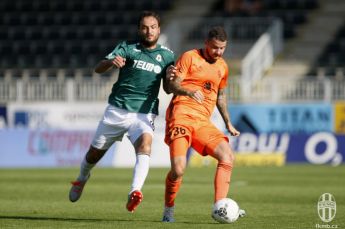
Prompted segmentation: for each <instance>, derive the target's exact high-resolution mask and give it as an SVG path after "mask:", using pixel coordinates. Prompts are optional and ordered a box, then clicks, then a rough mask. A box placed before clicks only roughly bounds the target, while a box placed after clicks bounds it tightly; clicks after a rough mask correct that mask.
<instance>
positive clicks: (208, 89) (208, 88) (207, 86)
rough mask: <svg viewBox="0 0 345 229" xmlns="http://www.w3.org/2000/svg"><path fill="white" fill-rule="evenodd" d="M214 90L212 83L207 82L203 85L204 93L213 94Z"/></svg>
mask: <svg viewBox="0 0 345 229" xmlns="http://www.w3.org/2000/svg"><path fill="white" fill-rule="evenodd" d="M211 89H212V82H211V81H205V82H204V84H203V91H204V92H205V93H207V94H209V93H211Z"/></svg>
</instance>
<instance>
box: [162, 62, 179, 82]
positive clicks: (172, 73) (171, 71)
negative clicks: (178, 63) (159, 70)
mask: <svg viewBox="0 0 345 229" xmlns="http://www.w3.org/2000/svg"><path fill="white" fill-rule="evenodd" d="M176 71H177V68H176V67H175V66H174V65H170V66H169V67H168V68H167V70H166V76H165V77H166V79H167V80H174V78H175V77H176Z"/></svg>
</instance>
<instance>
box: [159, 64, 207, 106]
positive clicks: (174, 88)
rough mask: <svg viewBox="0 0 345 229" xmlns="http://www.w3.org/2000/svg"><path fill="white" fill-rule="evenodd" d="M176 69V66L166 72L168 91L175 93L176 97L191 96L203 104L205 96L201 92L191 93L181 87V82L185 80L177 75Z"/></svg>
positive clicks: (170, 67)
mask: <svg viewBox="0 0 345 229" xmlns="http://www.w3.org/2000/svg"><path fill="white" fill-rule="evenodd" d="M176 71H177V70H176V67H175V66H169V67H168V69H167V71H166V78H165V80H166V81H167V85H168V90H169V92H170V93H173V94H174V95H185V96H189V97H191V98H193V99H195V100H196V101H197V102H199V103H202V101H203V100H204V95H203V94H202V92H201V91H199V90H196V91H191V90H188V89H186V88H184V87H182V86H181V82H182V81H183V79H182V78H181V77H178V76H177V75H176Z"/></svg>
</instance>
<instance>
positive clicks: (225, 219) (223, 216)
mask: <svg viewBox="0 0 345 229" xmlns="http://www.w3.org/2000/svg"><path fill="white" fill-rule="evenodd" d="M239 211H240V208H239V206H238V204H237V203H236V201H234V200H232V199H230V198H224V199H221V200H218V201H217V202H216V203H215V204H214V205H213V209H212V218H213V219H214V220H216V221H218V222H219V223H233V222H235V221H236V220H237V219H238V217H239V215H240V214H239Z"/></svg>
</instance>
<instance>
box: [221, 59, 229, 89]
mask: <svg viewBox="0 0 345 229" xmlns="http://www.w3.org/2000/svg"><path fill="white" fill-rule="evenodd" d="M223 68H224V75H223V78H222V80H221V81H220V83H219V89H224V88H225V87H226V85H227V83H228V75H229V68H228V66H227V65H226V64H223Z"/></svg>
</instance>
